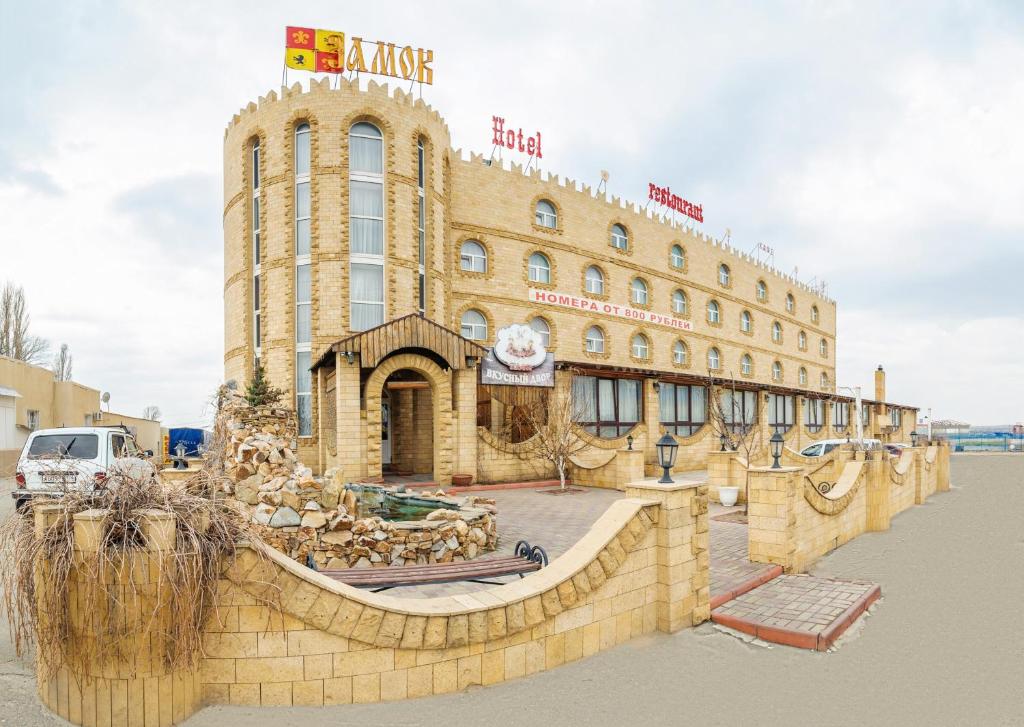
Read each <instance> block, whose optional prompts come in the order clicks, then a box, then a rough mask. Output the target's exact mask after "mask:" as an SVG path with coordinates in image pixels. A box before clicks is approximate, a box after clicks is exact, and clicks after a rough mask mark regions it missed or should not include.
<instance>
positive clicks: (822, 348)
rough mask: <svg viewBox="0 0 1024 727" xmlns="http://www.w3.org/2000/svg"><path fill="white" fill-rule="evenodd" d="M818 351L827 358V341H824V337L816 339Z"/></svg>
mask: <svg viewBox="0 0 1024 727" xmlns="http://www.w3.org/2000/svg"><path fill="white" fill-rule="evenodd" d="M818 353H820V354H821V355H822V356H824V357H825V358H828V341H826V340H825V339H824V338H823V339H821V340H820V341H818Z"/></svg>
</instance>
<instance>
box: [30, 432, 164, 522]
mask: <svg viewBox="0 0 1024 727" xmlns="http://www.w3.org/2000/svg"><path fill="white" fill-rule="evenodd" d="M152 456H153V453H152V452H149V451H143V450H141V449H139V446H138V445H137V444H136V443H135V437H133V436H132V435H131V434H130V433H129V432H128V430H127V429H125V428H123V427H116V428H115V427H64V428H61V429H41V430H39V431H36V432H32V434H30V435H29V438H28V441H27V442H25V448H24V449H23V450H22V451H21V457H20V458H19V459H18V466H17V469H16V471H15V475H14V479H15V483H16V485H17V487H16V489H15V490H14V492H12V493H11V497H13V498H14V501H15V503H16V504H17V506H18V509H19V510H21V509H23V508H24V506H25V504H26V503H28V502H30V501H31V500H32V498H34V497H60V496H61V494H62V493H64V492H66V491H68V490H80V491H84V492H91V491H93V490H96V489H99V488H102V487H103V486H104V485H105V484H106V481H107V478H108V477H109V476H110V475H111V474H112V473H114V472H120V473H123V474H125V475H128V476H130V477H142V478H145V477H156V469H155V468H154V467H153V465H152V463H150V462H149V461H148V460H147V459H146V458H147V457H152Z"/></svg>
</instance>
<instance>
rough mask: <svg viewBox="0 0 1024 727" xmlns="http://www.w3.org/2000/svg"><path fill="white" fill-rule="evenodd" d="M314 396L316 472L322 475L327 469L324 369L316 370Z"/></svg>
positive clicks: (320, 367) (319, 367) (318, 368)
mask: <svg viewBox="0 0 1024 727" xmlns="http://www.w3.org/2000/svg"><path fill="white" fill-rule="evenodd" d="M313 390H314V391H315V392H316V396H314V397H313V410H314V411H315V412H316V428H315V434H316V472H317V474H323V472H324V470H325V469H326V468H327V465H326V463H327V451H326V449H325V448H326V446H327V443H326V442H325V441H324V407H323V401H324V369H323V367H322V366H318V367H317V369H316V383H315V384H314V386H313Z"/></svg>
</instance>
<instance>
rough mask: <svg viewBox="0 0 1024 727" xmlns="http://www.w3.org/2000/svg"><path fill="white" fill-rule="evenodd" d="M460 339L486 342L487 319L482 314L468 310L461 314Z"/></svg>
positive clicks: (471, 309) (474, 310) (472, 309)
mask: <svg viewBox="0 0 1024 727" xmlns="http://www.w3.org/2000/svg"><path fill="white" fill-rule="evenodd" d="M462 337H463V338H468V339H469V340H471V341H486V340H487V319H486V318H485V317H484V314H483V313H481V312H480V311H478V310H476V309H474V308H470V309H469V310H468V311H466V312H465V313H463V314H462Z"/></svg>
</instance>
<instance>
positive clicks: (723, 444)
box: [718, 432, 729, 452]
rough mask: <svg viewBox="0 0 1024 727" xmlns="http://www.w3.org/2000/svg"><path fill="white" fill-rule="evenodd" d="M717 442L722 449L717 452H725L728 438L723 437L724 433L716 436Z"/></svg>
mask: <svg viewBox="0 0 1024 727" xmlns="http://www.w3.org/2000/svg"><path fill="white" fill-rule="evenodd" d="M718 441H719V443H720V444H721V445H722V449H721V450H719V451H721V452H724V451H725V443H726V442H728V441H729V438H728V437H727V436H725V432H722V433H721V434H719V435H718Z"/></svg>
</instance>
